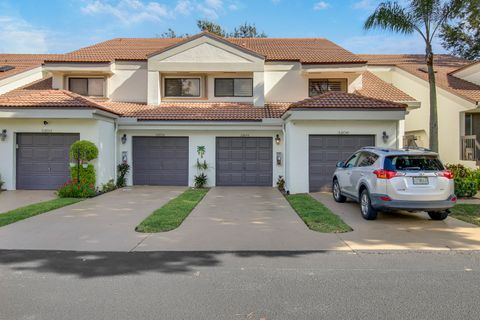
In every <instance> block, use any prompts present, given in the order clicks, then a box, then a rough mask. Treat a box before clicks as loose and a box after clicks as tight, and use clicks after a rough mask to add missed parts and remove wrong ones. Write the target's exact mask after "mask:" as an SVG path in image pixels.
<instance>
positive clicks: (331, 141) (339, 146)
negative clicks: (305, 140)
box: [309, 135, 375, 192]
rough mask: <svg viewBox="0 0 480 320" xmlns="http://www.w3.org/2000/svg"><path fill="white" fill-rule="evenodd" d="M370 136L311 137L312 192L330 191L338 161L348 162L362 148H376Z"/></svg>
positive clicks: (310, 166)
mask: <svg viewBox="0 0 480 320" xmlns="http://www.w3.org/2000/svg"><path fill="white" fill-rule="evenodd" d="M374 145H375V136H370V135H361V136H360V135H359V136H357V135H311V136H310V139H309V183H310V191H311V192H314V191H329V190H330V189H331V187H332V175H333V172H334V171H335V165H336V163H337V162H338V161H342V160H347V158H348V157H349V156H350V155H351V154H352V153H353V152H355V151H357V150H358V149H360V148H362V147H366V146H374Z"/></svg>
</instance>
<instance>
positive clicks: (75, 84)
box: [68, 77, 105, 97]
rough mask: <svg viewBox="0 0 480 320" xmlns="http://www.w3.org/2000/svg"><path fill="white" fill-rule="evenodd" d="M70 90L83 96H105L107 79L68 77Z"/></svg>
mask: <svg viewBox="0 0 480 320" xmlns="http://www.w3.org/2000/svg"><path fill="white" fill-rule="evenodd" d="M68 90H70V91H72V92H75V93H78V94H80V95H82V96H92V97H103V96H104V95H105V79H104V78H77V77H72V78H68Z"/></svg>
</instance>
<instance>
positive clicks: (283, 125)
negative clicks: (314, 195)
mask: <svg viewBox="0 0 480 320" xmlns="http://www.w3.org/2000/svg"><path fill="white" fill-rule="evenodd" d="M285 128H286V123H285V121H284V122H283V123H282V133H283V168H284V170H283V171H284V179H285V181H286V183H285V187H286V188H285V191H286V192H288V187H287V186H288V179H289V177H288V174H287V130H286V129H285Z"/></svg>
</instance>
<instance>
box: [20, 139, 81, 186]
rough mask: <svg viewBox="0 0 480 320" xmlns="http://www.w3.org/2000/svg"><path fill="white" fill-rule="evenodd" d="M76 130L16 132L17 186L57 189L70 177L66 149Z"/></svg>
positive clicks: (70, 143) (67, 151)
mask: <svg viewBox="0 0 480 320" xmlns="http://www.w3.org/2000/svg"><path fill="white" fill-rule="evenodd" d="M79 138H80V136H79V135H78V134H63V133H62V134H59V133H17V145H18V148H17V189H44V190H53V189H57V188H58V187H60V186H61V185H63V184H64V183H65V182H67V181H68V180H69V179H70V166H69V162H70V160H69V155H68V153H69V150H70V146H71V145H72V143H74V142H75V141H77V140H78V139H79Z"/></svg>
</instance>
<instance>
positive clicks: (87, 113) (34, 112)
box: [0, 107, 118, 119]
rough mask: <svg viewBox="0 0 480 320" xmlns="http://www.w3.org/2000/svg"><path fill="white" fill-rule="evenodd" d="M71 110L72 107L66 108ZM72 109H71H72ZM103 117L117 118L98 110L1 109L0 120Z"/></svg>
mask: <svg viewBox="0 0 480 320" xmlns="http://www.w3.org/2000/svg"><path fill="white" fill-rule="evenodd" d="M67 108H72V107H67ZM72 109H73V108H72ZM97 116H98V117H104V118H108V119H116V118H118V116H116V115H113V114H111V113H109V112H107V111H103V110H98V109H87V108H83V109H73V110H65V109H54V108H52V109H45V108H29V109H27V108H1V107H0V118H17V119H28V118H30V119H46V118H50V119H93V118H97Z"/></svg>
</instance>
